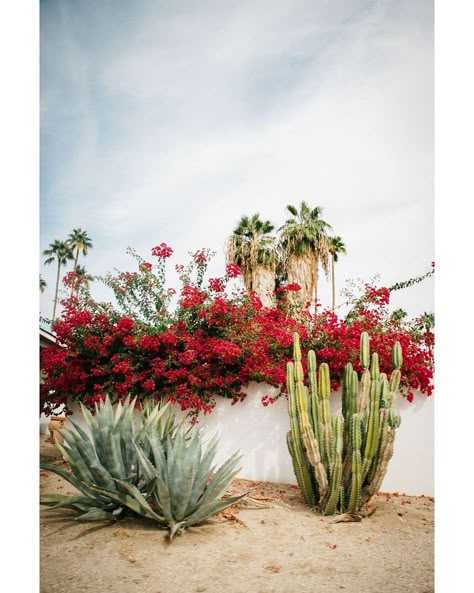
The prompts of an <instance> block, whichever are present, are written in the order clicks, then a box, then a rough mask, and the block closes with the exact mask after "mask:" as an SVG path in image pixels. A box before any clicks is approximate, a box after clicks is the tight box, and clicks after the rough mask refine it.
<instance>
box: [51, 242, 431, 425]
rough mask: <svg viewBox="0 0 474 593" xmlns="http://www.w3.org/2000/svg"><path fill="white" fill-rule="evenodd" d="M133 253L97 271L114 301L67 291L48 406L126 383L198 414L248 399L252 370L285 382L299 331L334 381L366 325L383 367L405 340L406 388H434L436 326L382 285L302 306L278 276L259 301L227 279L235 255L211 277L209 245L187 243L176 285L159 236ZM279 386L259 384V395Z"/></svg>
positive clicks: (233, 271) (82, 290)
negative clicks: (396, 304) (344, 303)
mask: <svg viewBox="0 0 474 593" xmlns="http://www.w3.org/2000/svg"><path fill="white" fill-rule="evenodd" d="M128 253H129V255H131V256H132V257H133V259H134V260H135V261H136V262H137V265H136V269H135V270H134V271H132V272H120V271H118V270H116V271H115V274H108V275H106V276H105V277H104V278H102V281H103V282H104V283H105V284H106V285H107V286H109V287H110V288H111V289H112V290H113V292H114V295H115V300H116V305H115V306H113V305H111V304H110V303H100V302H97V301H95V300H94V299H93V298H92V297H91V295H90V293H89V289H88V287H87V286H82V287H79V290H78V292H77V294H75V295H74V296H71V297H69V298H68V299H66V301H65V302H64V310H63V314H62V317H61V319H59V320H57V321H56V323H55V325H54V331H55V333H56V336H57V342H58V344H59V347H54V346H53V347H46V348H44V349H43V350H42V352H41V368H42V371H43V374H44V377H45V382H44V384H43V385H42V386H41V390H40V393H41V409H42V411H45V412H46V413H47V414H54V412H55V411H56V410H58V408H59V406H62V405H64V404H66V405H67V403H68V401H71V399H72V400H79V401H82V402H83V403H84V404H85V405H86V406H88V407H90V408H93V406H94V403H95V402H96V401H98V400H99V399H103V398H104V397H105V395H106V394H108V395H109V396H110V397H112V398H113V399H114V400H117V399H120V398H123V397H125V396H126V395H128V394H131V395H132V396H133V397H135V396H136V397H137V398H138V400H142V399H145V398H149V397H153V398H157V397H162V398H165V399H167V400H169V401H173V402H175V403H177V404H178V405H179V406H180V407H181V408H182V409H183V410H188V411H191V412H192V413H193V414H194V415H195V416H196V417H197V415H198V414H199V413H200V412H202V413H204V414H206V413H210V412H211V411H212V409H213V407H214V406H215V401H216V397H217V396H222V397H226V398H229V399H231V401H232V403H233V404H235V403H237V402H239V401H243V400H244V399H245V397H246V394H245V392H244V391H243V388H244V386H245V385H248V384H249V383H250V382H251V381H257V382H264V383H267V384H268V385H271V386H274V387H277V388H280V390H281V393H285V390H286V375H285V372H286V362H287V361H288V360H290V359H291V357H292V343H293V332H295V331H297V332H298V333H299V334H300V337H301V343H302V346H303V350H306V351H307V350H308V349H310V348H312V349H314V350H315V351H316V355H317V358H318V361H319V362H327V363H329V365H330V368H331V377H332V388H333V389H337V388H338V387H339V386H340V380H341V377H342V373H343V370H344V366H345V364H346V363H347V362H348V361H351V362H353V364H354V368H356V370H360V369H359V368H358V363H357V360H358V353H359V339H360V334H361V332H362V331H367V332H369V335H370V336H371V347H372V349H373V350H376V351H377V352H378V353H379V357H380V369H381V371H382V372H388V373H389V372H390V370H391V348H392V345H393V343H394V342H395V341H397V340H398V341H399V342H400V343H401V345H402V349H403V358H404V366H403V368H404V373H403V377H404V379H403V381H404V382H403V383H402V392H403V393H404V394H405V395H406V397H407V398H408V399H409V400H410V399H412V398H413V392H414V391H415V390H418V391H420V392H421V393H424V394H425V395H430V394H431V393H432V390H433V386H432V383H431V380H432V377H433V370H432V369H433V354H432V345H433V339H434V336H433V333H432V332H431V329H430V328H427V326H426V323H425V325H423V324H422V323H421V322H420V320H419V319H418V320H415V322H409V321H407V320H406V319H405V318H404V317H403V316H402V317H400V316H398V317H394V316H391V315H390V314H389V311H388V304H389V298H390V291H389V290H388V289H386V288H383V287H377V286H375V285H373V284H367V285H366V286H365V296H364V298H359V299H357V306H356V307H355V310H354V311H353V313H352V314H351V315H349V316H347V317H346V319H340V318H339V317H338V316H337V315H336V314H334V313H332V312H330V311H321V312H318V314H317V315H313V316H312V315H310V314H309V313H308V312H304V314H302V313H301V312H299V314H296V315H295V314H294V311H292V309H291V308H290V307H288V306H287V295H288V294H289V293H291V292H298V290H299V288H300V287H299V286H298V285H296V284H290V285H286V286H280V287H279V289H278V295H276V296H277V306H275V307H264V306H263V305H262V303H261V301H260V299H259V298H258V296H257V295H256V294H254V293H251V294H250V295H247V294H246V293H245V292H244V291H243V290H236V289H234V290H232V287H231V280H233V279H235V278H237V277H238V276H239V275H240V269H239V267H238V266H237V265H236V264H228V265H227V266H226V268H225V273H224V275H223V276H221V277H215V278H209V279H206V272H207V268H208V264H209V261H210V259H211V257H212V256H213V254H212V252H210V251H209V250H206V249H201V250H198V251H196V252H194V253H191V254H190V256H191V257H190V261H189V263H188V264H187V265H186V266H184V265H177V266H176V270H177V272H178V275H179V281H180V283H181V286H180V288H179V289H178V290H175V289H174V288H170V287H167V286H166V264H167V260H168V259H169V258H170V257H171V255H172V253H173V250H172V249H171V247H169V246H168V245H166V244H165V243H161V244H160V245H157V246H156V247H153V248H152V250H151V258H152V261H147V260H145V259H143V258H141V257H140V256H139V255H138V254H137V253H136V252H135V251H134V250H133V249H131V248H129V249H128ZM173 298H174V299H175V304H174V307H173V306H172V300H173ZM425 321H426V320H425ZM278 397H279V396H276V397H272V398H271V397H269V396H264V398H263V400H262V403H263V405H264V406H267V405H269V404H271V403H273V402H274V401H275V399H277V398H278Z"/></svg>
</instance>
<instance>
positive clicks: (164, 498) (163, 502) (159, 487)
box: [153, 473, 175, 525]
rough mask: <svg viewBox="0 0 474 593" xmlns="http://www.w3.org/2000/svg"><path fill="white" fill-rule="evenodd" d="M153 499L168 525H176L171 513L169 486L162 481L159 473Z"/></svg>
mask: <svg viewBox="0 0 474 593" xmlns="http://www.w3.org/2000/svg"><path fill="white" fill-rule="evenodd" d="M153 499H154V501H155V503H156V505H157V506H159V507H160V509H161V510H162V512H163V516H164V518H165V520H166V522H167V523H168V525H171V524H172V523H175V520H174V517H173V514H172V512H171V499H170V493H169V490H168V485H167V484H166V483H165V482H164V481H163V480H162V478H161V476H160V475H159V474H158V473H157V474H156V488H155V490H154V493H153Z"/></svg>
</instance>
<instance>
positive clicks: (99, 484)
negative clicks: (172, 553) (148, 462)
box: [41, 398, 184, 521]
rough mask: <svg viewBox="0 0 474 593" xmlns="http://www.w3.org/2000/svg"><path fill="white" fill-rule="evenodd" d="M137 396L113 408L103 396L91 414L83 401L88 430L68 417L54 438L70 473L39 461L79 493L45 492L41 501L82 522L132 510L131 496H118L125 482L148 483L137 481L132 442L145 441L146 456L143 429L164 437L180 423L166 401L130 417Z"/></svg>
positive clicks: (125, 490)
mask: <svg viewBox="0 0 474 593" xmlns="http://www.w3.org/2000/svg"><path fill="white" fill-rule="evenodd" d="M135 401H136V400H135V399H134V400H132V401H130V399H127V400H126V401H125V403H124V404H121V403H120V402H119V403H118V404H117V408H116V410H115V412H114V410H113V407H112V404H111V402H110V399H109V398H107V399H106V400H105V402H103V403H102V402H101V404H100V405H98V406H97V405H96V409H95V415H92V414H91V413H90V412H89V410H87V408H85V407H84V406H82V405H81V408H82V414H83V416H84V419H85V421H86V423H87V425H88V427H89V430H90V435H89V434H88V433H87V432H86V431H85V430H83V429H82V428H81V427H80V426H79V425H78V424H76V423H75V422H74V421H73V420H70V423H71V424H72V426H73V428H72V429H69V428H66V427H65V428H63V429H62V431H61V434H62V435H63V436H64V444H62V443H60V442H57V443H56V444H57V447H58V448H59V450H60V451H61V453H62V454H63V457H64V459H65V460H66V461H67V462H68V464H69V466H70V468H71V471H72V473H69V472H68V471H67V470H66V469H65V468H63V467H60V466H57V465H55V464H50V463H44V464H41V468H42V469H45V470H48V471H51V472H53V473H55V474H57V475H59V476H61V477H62V478H64V479H65V480H66V481H68V482H69V483H70V484H71V485H72V486H74V488H76V489H77V490H78V491H79V492H80V494H79V495H76V496H67V495H62V494H44V495H42V497H41V504H43V505H46V506H50V507H53V508H68V509H73V510H75V511H78V512H79V513H81V514H80V516H79V517H78V519H79V520H82V521H94V520H116V519H118V518H120V517H122V516H124V515H125V514H126V513H127V512H129V511H130V510H131V509H132V507H133V506H134V503H133V500H132V501H128V502H130V504H126V502H127V500H126V498H124V499H123V500H122V499H120V498H117V495H118V494H121V495H122V497H126V496H128V490H127V489H126V488H125V487H124V486H123V484H127V485H133V486H135V487H137V488H139V489H143V488H146V484H140V475H139V472H138V456H137V452H136V449H135V446H134V443H135V442H136V443H143V444H144V450H143V454H144V455H147V454H149V450H147V447H146V444H147V443H148V441H147V439H146V438H145V437H146V435H147V434H152V435H154V438H155V439H164V438H165V437H166V435H167V434H171V435H174V434H175V433H176V431H177V430H178V428H179V424H178V422H177V421H176V419H175V417H174V415H173V414H172V412H171V409H170V408H169V405H168V404H158V405H156V406H154V407H153V408H152V407H151V406H150V405H145V406H144V408H143V410H142V412H141V414H140V415H139V417H138V418H137V419H135V420H134V409H135ZM183 421H184V420H183Z"/></svg>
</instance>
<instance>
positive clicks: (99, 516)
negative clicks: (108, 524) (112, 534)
mask: <svg viewBox="0 0 474 593" xmlns="http://www.w3.org/2000/svg"><path fill="white" fill-rule="evenodd" d="M77 520H78V521H117V517H116V515H113V514H112V513H108V512H107V511H103V510H102V509H92V510H90V511H88V512H87V513H84V514H83V515H80V516H79V517H77Z"/></svg>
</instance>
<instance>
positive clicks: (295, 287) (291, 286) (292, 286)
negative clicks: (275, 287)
mask: <svg viewBox="0 0 474 593" xmlns="http://www.w3.org/2000/svg"><path fill="white" fill-rule="evenodd" d="M281 288H282V290H289V291H294V292H297V291H298V290H301V286H300V285H299V284H297V283H296V282H291V283H290V284H285V285H284V286H282V287H281Z"/></svg>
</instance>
